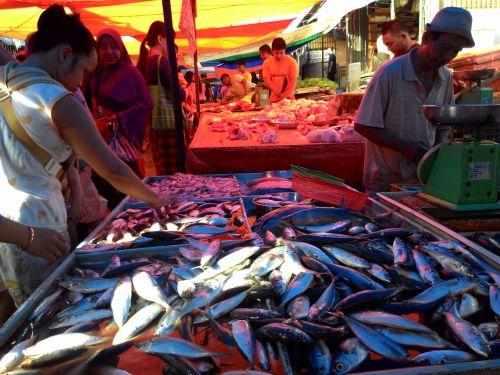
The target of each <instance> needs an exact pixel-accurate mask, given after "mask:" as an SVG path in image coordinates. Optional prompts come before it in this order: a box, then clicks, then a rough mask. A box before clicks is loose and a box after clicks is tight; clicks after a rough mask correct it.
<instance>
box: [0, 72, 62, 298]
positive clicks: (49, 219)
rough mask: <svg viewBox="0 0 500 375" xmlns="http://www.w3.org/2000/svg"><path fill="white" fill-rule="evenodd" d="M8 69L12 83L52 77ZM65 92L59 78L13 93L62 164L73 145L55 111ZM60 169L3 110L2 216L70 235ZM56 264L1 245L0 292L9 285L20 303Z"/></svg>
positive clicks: (26, 124)
mask: <svg viewBox="0 0 500 375" xmlns="http://www.w3.org/2000/svg"><path fill="white" fill-rule="evenodd" d="M5 69H6V70H5V76H6V77H7V82H8V86H9V87H15V85H16V82H20V81H23V80H24V81H29V80H30V79H35V80H36V79H37V78H40V77H45V79H50V77H49V76H48V74H47V73H45V72H44V71H42V70H39V69H35V68H26V67H22V66H17V65H16V64H14V63H10V64H8V65H7V66H6V67H5ZM66 95H72V94H71V93H70V92H69V91H68V90H66V89H65V88H64V87H63V86H61V85H60V84H58V83H57V82H55V81H54V83H53V84H51V83H37V84H34V85H29V86H27V87H26V88H24V89H20V90H17V91H13V93H12V95H11V98H12V105H13V108H14V112H15V113H16V115H17V117H18V119H19V121H20V123H21V125H22V126H23V128H24V129H25V131H26V132H27V133H28V135H29V136H30V137H31V138H32V139H33V140H34V141H35V142H36V143H37V144H38V145H39V146H41V147H42V148H43V149H45V150H46V151H47V152H48V153H49V154H50V155H51V157H52V158H53V161H55V162H58V163H62V162H64V161H65V160H66V159H68V157H69V156H70V155H71V153H72V149H71V146H70V145H69V144H68V143H66V142H65V141H64V140H63V139H62V138H61V137H60V135H59V134H58V131H57V129H56V127H55V125H54V124H53V121H52V119H51V117H50V113H51V111H52V108H53V106H54V104H55V103H57V102H58V101H59V100H60V99H62V98H63V97H65V96H66ZM55 173H57V171H55ZM55 173H54V172H52V171H51V170H50V169H48V168H45V167H44V166H42V165H41V164H40V163H39V162H38V160H36V159H35V158H34V157H33V156H32V155H31V154H30V153H29V152H28V150H27V149H26V148H25V147H24V146H23V144H22V143H21V142H20V141H19V140H18V139H17V138H16V136H15V135H14V133H13V132H12V130H11V129H10V127H9V126H8V124H7V123H6V121H5V118H4V116H3V114H2V113H1V112H0V196H1V197H2V203H1V204H0V214H1V215H3V216H5V217H7V218H9V219H11V220H15V221H17V222H20V223H21V224H24V225H28V226H33V227H44V228H50V229H55V230H57V231H59V232H61V233H63V234H64V235H65V236H66V238H68V236H67V230H66V207H65V203H64V198H63V195H62V193H61V184H60V182H59V180H58V179H56V178H55V177H54V174H55ZM68 240H69V238H68ZM55 266H56V265H51V266H49V265H48V264H47V261H46V260H44V259H42V258H38V257H34V256H31V255H29V254H28V253H25V252H23V251H22V250H21V249H19V248H18V247H17V246H15V245H11V244H6V243H0V290H3V289H4V288H5V287H6V288H7V289H8V290H9V292H10V294H11V295H12V297H13V299H14V301H15V303H16V304H17V305H20V304H21V303H22V302H24V300H25V299H26V298H27V297H28V296H29V295H30V294H31V293H32V292H33V291H34V290H35V289H36V288H37V287H38V286H39V285H40V284H41V283H42V282H43V281H44V280H45V279H46V278H47V276H48V275H49V274H50V272H52V270H53V269H54V268H55Z"/></svg>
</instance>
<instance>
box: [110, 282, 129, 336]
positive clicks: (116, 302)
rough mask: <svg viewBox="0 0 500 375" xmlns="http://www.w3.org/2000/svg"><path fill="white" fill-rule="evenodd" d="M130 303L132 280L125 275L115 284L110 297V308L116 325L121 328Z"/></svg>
mask: <svg viewBox="0 0 500 375" xmlns="http://www.w3.org/2000/svg"><path fill="white" fill-rule="evenodd" d="M131 303H132V280H130V277H128V276H125V277H123V278H122V280H121V281H120V282H119V283H118V284H117V285H116V287H115V290H114V292H113V297H112V299H111V310H112V311H113V319H114V321H115V323H116V325H117V326H118V327H119V328H121V327H122V326H123V324H124V323H125V320H126V319H127V316H128V313H129V310H130V306H131Z"/></svg>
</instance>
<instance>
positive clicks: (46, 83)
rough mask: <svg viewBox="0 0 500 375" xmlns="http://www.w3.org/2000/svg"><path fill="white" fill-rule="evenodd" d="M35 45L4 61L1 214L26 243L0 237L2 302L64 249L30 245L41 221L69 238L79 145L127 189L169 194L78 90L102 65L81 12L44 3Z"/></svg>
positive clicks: (35, 282) (33, 284)
mask: <svg viewBox="0 0 500 375" xmlns="http://www.w3.org/2000/svg"><path fill="white" fill-rule="evenodd" d="M30 45H31V54H30V55H29V57H28V59H27V60H26V61H25V62H24V63H22V64H18V63H16V62H10V63H8V64H7V65H6V66H5V67H3V68H1V69H0V82H1V83H2V85H0V109H1V112H2V113H1V115H0V150H1V151H2V157H1V158H0V196H2V204H1V205H0V215H2V216H4V217H6V218H8V219H10V220H14V221H17V222H19V223H21V224H22V225H24V226H25V227H26V234H25V235H26V241H25V242H23V245H22V247H21V246H16V245H14V244H7V243H0V281H1V285H0V310H3V309H4V308H5V307H6V306H9V303H10V297H9V294H8V293H7V291H6V289H5V288H7V289H8V292H9V293H10V296H11V297H12V299H13V300H14V302H15V303H16V305H20V304H21V303H22V302H23V301H24V300H25V299H26V298H27V297H28V296H29V295H30V294H31V293H32V292H33V291H34V290H35V289H36V288H37V287H38V286H39V285H40V284H41V283H42V281H44V280H45V279H46V278H47V276H48V275H49V274H50V272H52V271H53V269H54V268H55V267H56V265H57V261H59V260H61V259H62V258H63V257H64V256H65V255H66V254H67V251H68V247H69V246H68V245H67V242H66V246H64V248H58V249H54V251H53V257H54V259H53V260H52V264H48V262H47V260H46V259H43V258H41V257H40V254H34V251H33V250H34V248H33V246H34V244H35V241H36V239H37V238H38V236H39V235H40V234H41V233H42V230H41V229H38V228H45V229H53V230H56V231H58V232H60V233H61V234H63V236H64V237H65V239H66V241H68V240H69V238H68V234H67V226H66V225H67V224H66V222H67V220H66V207H65V204H64V198H63V195H62V193H61V183H60V180H61V179H62V176H63V175H64V172H65V167H64V166H66V165H69V163H67V160H68V159H73V158H72V157H71V156H72V155H74V153H76V154H78V155H79V156H80V157H81V158H82V159H84V160H85V161H86V162H87V163H88V164H89V165H90V166H91V167H92V168H93V169H94V170H95V171H96V172H97V173H98V174H99V175H101V176H102V177H104V178H105V179H107V180H108V181H109V182H110V183H111V184H113V186H115V187H116V188H117V189H119V190H120V191H122V192H124V193H126V194H129V195H131V196H133V197H135V198H137V199H139V200H143V201H147V202H150V203H151V204H153V205H155V206H158V205H163V204H167V203H168V202H170V201H171V199H169V200H168V202H167V201H166V200H162V199H160V198H159V197H158V196H157V195H156V194H155V193H153V192H152V191H151V190H149V189H148V187H147V186H146V185H145V184H144V183H143V182H142V181H141V180H140V179H139V178H138V177H137V176H136V175H135V174H134V173H133V172H132V171H131V170H130V168H128V167H127V166H126V165H125V164H124V163H123V162H122V161H120V159H118V158H117V157H116V156H115V155H114V154H113V153H112V152H111V150H110V149H109V147H108V146H107V145H106V143H104V141H103V139H102V137H101V136H100V135H99V133H98V131H97V128H96V125H95V122H94V120H93V119H92V117H91V116H90V115H89V114H88V112H87V111H86V110H85V108H84V107H83V106H82V105H81V104H80V103H79V102H78V101H77V100H76V99H75V98H74V96H73V94H72V92H73V91H74V90H75V89H76V88H77V87H78V86H79V85H80V84H81V82H82V79H83V77H84V75H85V74H88V73H90V72H92V71H93V70H94V69H95V67H96V65H97V53H96V43H95V41H94V38H93V36H92V34H91V33H90V32H89V30H88V29H87V28H86V27H85V26H84V25H83V24H82V22H81V21H80V19H79V17H78V15H68V14H66V13H65V11H64V8H63V7H62V6H60V5H53V6H51V7H49V8H47V9H46V10H45V11H44V12H43V13H42V15H41V16H40V19H39V21H38V30H37V31H36V32H35V33H34V34H33V36H32V37H31V42H30ZM56 259H57V261H56ZM0 316H1V311H0ZM0 323H1V322H0Z"/></svg>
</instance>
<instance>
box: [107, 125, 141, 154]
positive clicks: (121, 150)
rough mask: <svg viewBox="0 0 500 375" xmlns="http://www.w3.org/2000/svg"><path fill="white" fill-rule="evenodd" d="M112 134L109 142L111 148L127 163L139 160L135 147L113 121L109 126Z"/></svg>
mask: <svg viewBox="0 0 500 375" xmlns="http://www.w3.org/2000/svg"><path fill="white" fill-rule="evenodd" d="M108 126H109V128H110V130H111V132H112V134H113V135H112V136H111V138H110V139H109V140H108V146H109V148H110V149H111V150H112V151H113V152H114V153H115V155H116V156H118V157H119V158H120V159H122V160H123V161H125V162H133V161H136V160H137V158H138V155H137V152H136V150H135V147H134V146H133V145H132V144H131V143H130V142H129V141H128V139H127V138H125V137H124V136H123V134H121V133H120V131H119V130H118V124H117V123H116V122H115V121H113V122H111V123H110V124H109V125H108Z"/></svg>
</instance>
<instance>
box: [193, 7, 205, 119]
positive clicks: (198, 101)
mask: <svg viewBox="0 0 500 375" xmlns="http://www.w3.org/2000/svg"><path fill="white" fill-rule="evenodd" d="M191 9H192V11H193V28H194V37H195V40H196V17H197V12H196V0H192V1H191ZM193 59H194V77H195V81H194V82H195V85H196V91H195V92H196V113H197V116H198V119H199V118H200V112H201V111H200V91H199V90H198V88H199V87H201V77H200V75H199V71H198V45H196V50H195V51H194V56H193ZM205 95H206V94H205Z"/></svg>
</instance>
